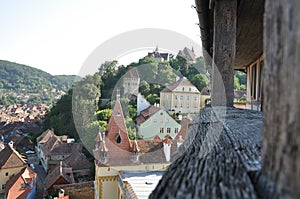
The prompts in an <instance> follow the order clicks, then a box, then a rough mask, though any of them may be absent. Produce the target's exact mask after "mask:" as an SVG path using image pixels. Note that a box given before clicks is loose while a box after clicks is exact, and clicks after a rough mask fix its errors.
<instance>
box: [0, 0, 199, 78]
mask: <svg viewBox="0 0 300 199" xmlns="http://www.w3.org/2000/svg"><path fill="white" fill-rule="evenodd" d="M0 3H1V6H0V25H1V31H0V60H7V61H12V62H16V63H20V64H25V65H29V66H32V67H35V68H39V69H42V70H44V71H46V72H48V73H50V74H52V75H62V74H68V75H69V74H73V75H76V74H78V73H79V71H80V68H81V67H82V65H83V63H84V62H85V60H86V59H87V57H88V56H89V55H90V54H91V53H92V52H93V51H94V50H95V49H96V48H97V47H98V46H99V45H101V44H102V43H104V42H105V41H107V40H109V39H111V38H112V37H114V36H116V35H119V34H121V33H124V32H127V31H132V30H135V29H143V28H162V29H167V30H171V31H175V32H178V33H180V34H183V35H185V36H186V37H188V38H190V39H192V40H194V41H195V42H197V43H199V46H200V45H201V43H200V42H201V41H200V30H199V27H198V26H197V25H196V24H197V23H198V18H197V13H196V10H195V9H193V8H192V7H191V5H194V4H195V3H194V0H152V1H146V0H127V1H124V0H86V1H83V0H72V1H71V0H45V1H40V0H26V1H22V0H9V1H5V0H0ZM155 45H156V44H153V46H155ZM136 59H137V58H135V57H134V56H133V57H132V62H133V61H138V60H136ZM127 61H128V60H127Z"/></svg>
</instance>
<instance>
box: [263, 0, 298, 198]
mask: <svg viewBox="0 0 300 199" xmlns="http://www.w3.org/2000/svg"><path fill="white" fill-rule="evenodd" d="M299 10H300V1H299V0H266V4H265V20H264V53H265V61H264V62H265V65H264V93H265V95H264V97H265V98H264V105H263V106H264V130H263V137H264V138H263V176H265V179H267V181H269V182H271V184H270V185H271V186H270V185H269V186H268V187H266V190H269V192H271V193H270V194H271V196H269V197H268V196H266V198H274V197H272V195H273V194H274V193H275V194H276V195H277V196H275V197H278V198H299V196H300V101H299V100H300V89H299V85H300V78H299V77H300V12H299ZM270 187H272V188H271V189H272V190H270Z"/></svg>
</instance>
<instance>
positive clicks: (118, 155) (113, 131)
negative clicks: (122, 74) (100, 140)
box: [105, 101, 130, 164]
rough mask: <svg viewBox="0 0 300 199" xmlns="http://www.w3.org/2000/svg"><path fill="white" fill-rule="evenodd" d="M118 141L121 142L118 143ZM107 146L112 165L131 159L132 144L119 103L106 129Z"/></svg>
mask: <svg viewBox="0 0 300 199" xmlns="http://www.w3.org/2000/svg"><path fill="white" fill-rule="evenodd" d="M118 141H120V142H119V143H118ZM105 144H106V147H107V148H108V156H109V157H110V163H113V162H114V163H116V164H119V163H120V162H121V163H123V162H122V161H124V160H125V159H126V157H129V154H130V143H129V138H128V132H127V127H126V124H125V119H124V114H123V111H122V107H121V103H120V102H119V101H117V102H116V104H115V106H114V108H113V111H112V115H111V117H110V119H109V122H108V125H107V128H106V136H105ZM124 158H125V159H124ZM126 160H127V159H126Z"/></svg>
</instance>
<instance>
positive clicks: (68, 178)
mask: <svg viewBox="0 0 300 199" xmlns="http://www.w3.org/2000/svg"><path fill="white" fill-rule="evenodd" d="M45 181H46V189H47V190H50V189H51V188H52V187H53V185H55V184H72V183H75V180H74V176H73V173H72V168H71V167H69V166H67V164H66V163H65V162H62V161H60V163H59V164H57V165H56V166H55V167H54V168H53V169H52V170H51V171H50V172H49V173H48V175H47V177H46V179H45Z"/></svg>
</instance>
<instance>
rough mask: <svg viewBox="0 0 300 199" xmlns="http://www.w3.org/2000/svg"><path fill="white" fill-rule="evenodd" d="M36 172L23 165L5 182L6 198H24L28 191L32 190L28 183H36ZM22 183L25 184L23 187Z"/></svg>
mask: <svg viewBox="0 0 300 199" xmlns="http://www.w3.org/2000/svg"><path fill="white" fill-rule="evenodd" d="M36 178H37V174H36V173H35V172H34V171H33V170H32V169H31V168H30V167H28V166H27V167H24V168H23V169H22V170H21V171H20V172H19V173H18V174H16V175H15V176H14V177H12V178H11V179H9V180H8V181H7V183H6V193H5V194H6V198H7V199H15V198H18V199H26V198H27V195H28V193H29V192H30V191H31V190H32V187H31V186H30V185H29V184H30V183H33V185H34V184H35V183H36V181H33V180H36ZM22 184H26V187H25V188H22Z"/></svg>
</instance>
